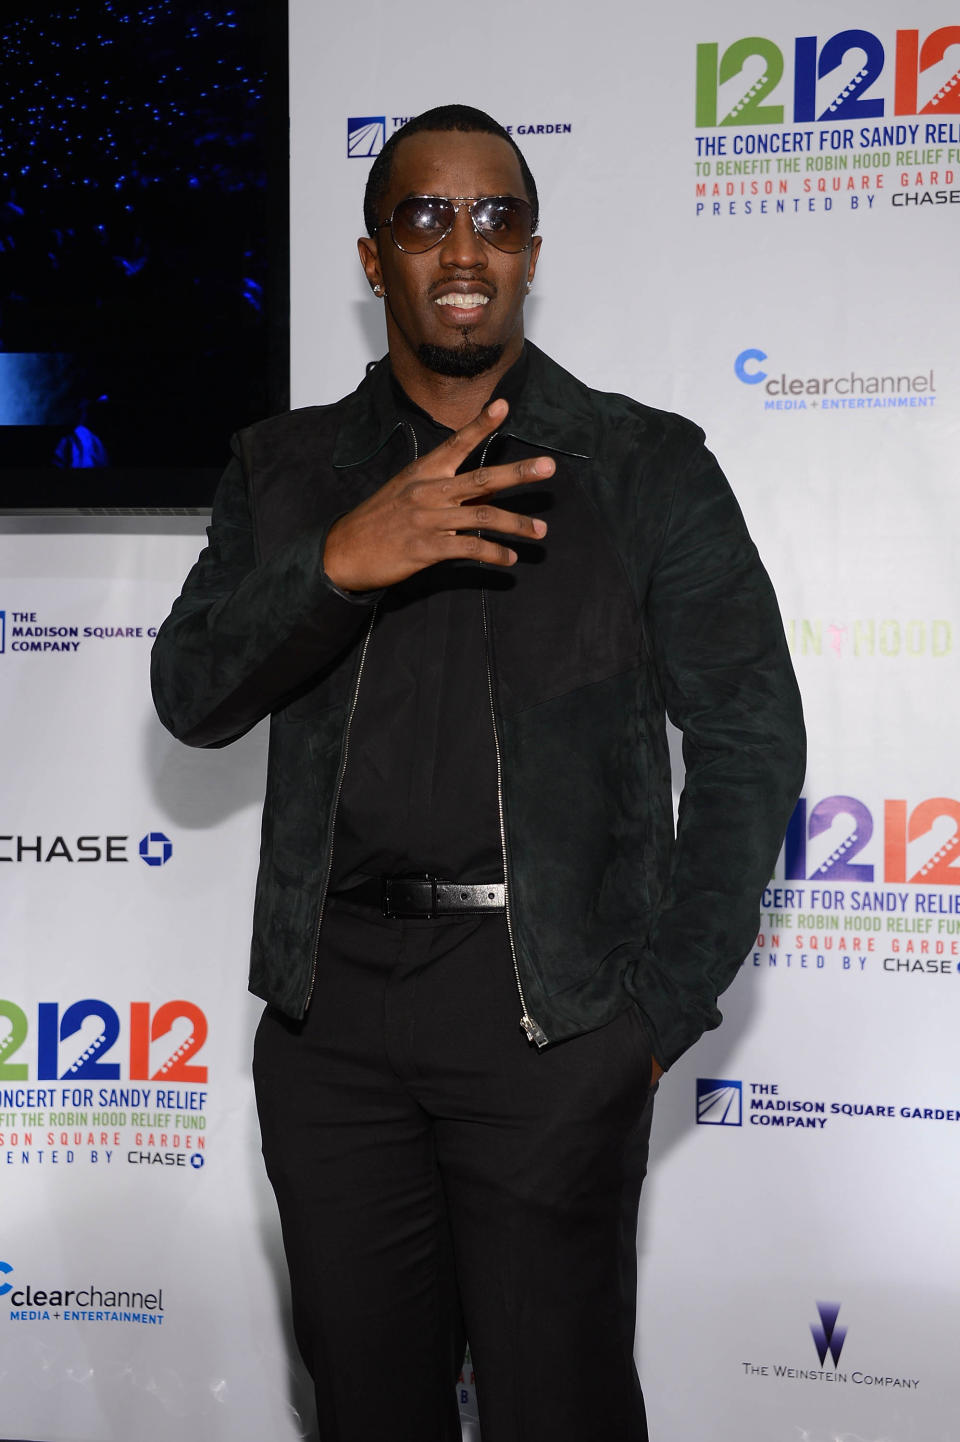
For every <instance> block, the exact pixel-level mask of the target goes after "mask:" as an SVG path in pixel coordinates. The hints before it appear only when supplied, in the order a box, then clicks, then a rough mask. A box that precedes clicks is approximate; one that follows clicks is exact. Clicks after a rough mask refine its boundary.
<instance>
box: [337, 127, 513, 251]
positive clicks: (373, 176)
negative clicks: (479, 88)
mask: <svg viewBox="0 0 960 1442" xmlns="http://www.w3.org/2000/svg"><path fill="white" fill-rule="evenodd" d="M422 130H460V131H464V132H465V133H467V134H471V133H479V134H482V135H499V137H500V139H501V140H505V141H506V142H507V144H508V145H509V146H510V148H511V150H512V151H513V153H514V155H516V157H517V160H518V161H519V162H520V175H521V177H522V179H523V186H524V189H525V190H526V192H527V199H528V200H529V202H530V205H531V208H532V210H533V228H534V230H536V228H537V223H538V221H539V218H540V201H539V198H538V196H537V183H536V181H535V180H534V178H533V176H532V174H531V173H530V167H529V165H528V164H527V162H526V161H525V160H524V158H523V154H522V152H521V150H520V147H519V146H518V145H517V143H516V141H515V140H514V139H513V136H512V135H509V134H508V133H507V131H506V130H504V128H503V126H502V125H498V123H497V122H496V120H494V118H493V116H492V115H488V114H487V113H486V111H485V110H476V109H474V107H473V106H472V105H438V106H436V107H435V108H434V109H433V110H425V111H424V113H423V114H422V115H415V116H414V118H413V119H412V120H408V121H407V123H406V125H402V126H401V127H400V129H399V130H395V131H394V133H393V134H392V135H391V136H390V139H389V140H388V141H387V143H386V144H385V145H384V147H383V149H382V150H381V151H380V154H379V155H378V156H377V158H376V160H375V161H374V162H373V164H372V165H371V167H370V174H369V175H368V176H367V188H366V190H365V192H364V196H363V223H364V225H365V226H366V227H367V234H368V235H376V233H377V226H378V225H379V224H380V222H381V220H382V219H383V218H384V217H383V216H381V214H380V209H381V207H382V205H383V197H384V196H385V195H386V192H387V186H388V185H389V184H390V174H391V171H392V168H393V155H394V151H395V150H396V148H397V146H398V145H399V144H400V141H401V140H405V139H406V137H407V136H408V135H418V134H419V133H420V131H422Z"/></svg>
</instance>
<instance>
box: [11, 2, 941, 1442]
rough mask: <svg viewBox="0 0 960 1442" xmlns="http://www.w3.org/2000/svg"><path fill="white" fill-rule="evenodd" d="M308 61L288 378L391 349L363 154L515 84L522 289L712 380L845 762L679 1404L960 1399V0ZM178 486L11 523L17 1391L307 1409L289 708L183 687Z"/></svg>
mask: <svg viewBox="0 0 960 1442" xmlns="http://www.w3.org/2000/svg"><path fill="white" fill-rule="evenodd" d="M292 67H293V74H292V85H293V98H292V110H293V126H292V146H293V187H292V189H293V202H292V203H293V326H294V334H293V361H294V401H295V403H297V404H303V403H308V402H312V401H316V400H327V399H332V398H334V397H335V396H337V395H339V394H340V393H342V391H343V390H344V389H347V388H350V387H352V385H353V384H354V383H355V381H356V380H359V378H360V376H361V374H362V371H363V366H364V364H365V363H366V362H367V361H368V360H369V359H370V358H371V357H372V356H374V355H378V354H380V353H381V351H382V349H383V337H382V318H381V315H380V310H379V305H378V303H377V302H375V301H374V300H373V299H372V297H371V296H370V294H369V291H368V289H367V287H366V285H365V283H364V281H363V278H362V275H361V272H360V267H359V264H358V262H357V260H356V255H355V249H354V239H355V236H356V234H357V233H358V231H359V229H360V200H361V193H362V188H363V183H364V179H365V175H366V171H367V168H368V164H369V157H370V156H371V155H372V154H373V153H375V151H376V149H377V148H379V145H380V144H382V142H383V139H384V137H385V136H387V135H389V134H390V133H391V132H392V130H393V129H395V128H396V127H397V125H398V124H399V123H401V122H402V120H403V119H405V118H406V117H408V116H410V115H412V114H414V113H416V112H418V111H420V110H423V109H425V108H427V107H428V106H430V105H433V104H438V103H442V102H445V101H449V100H459V101H465V102H467V103H472V104H477V105H480V106H482V107H483V108H485V109H488V110H490V111H491V112H493V113H494V114H495V115H497V117H498V118H500V119H501V120H502V121H503V122H504V123H505V124H507V125H509V126H511V127H512V128H513V133H514V134H515V135H516V137H517V139H518V141H519V143H520V144H521V146H522V147H523V148H524V150H525V152H526V154H527V157H528V159H529V161H530V164H531V166H532V168H533V170H534V173H535V174H536V176H537V179H538V183H539V186H540V191H541V199H542V215H543V220H542V229H543V233H544V237H545V239H544V245H543V254H542V260H541V264H540V268H539V270H538V274H537V284H536V288H535V290H534V293H533V295H532V296H531V299H530V302H529V309H528V316H529V327H528V329H529V333H530V334H531V336H532V337H533V338H534V339H535V340H536V341H537V342H538V343H539V344H540V345H541V346H543V347H544V348H545V349H546V350H548V351H550V352H551V353H552V354H553V355H555V356H556V357H557V359H559V360H560V361H561V362H562V363H564V364H565V365H567V366H568V367H569V368H570V369H572V370H574V371H575V372H577V373H578V374H579V375H581V376H582V377H583V378H584V379H586V380H588V381H590V382H591V383H592V384H594V385H597V386H601V387H604V388H608V389H616V390H622V391H626V392H628V393H630V394H632V395H635V396H638V397H639V398H641V399H643V400H645V401H647V402H649V403H651V404H654V405H660V406H664V407H667V408H670V409H675V410H679V411H682V412H684V413H685V414H688V415H691V416H693V417H694V418H695V419H696V420H698V421H699V422H700V423H701V424H703V425H704V426H705V428H706V429H707V432H708V437H709V439H710V441H711V444H712V446H713V448H714V450H715V451H716V452H717V453H718V454H719V456H720V458H721V460H722V462H723V464H724V465H725V468H726V469H727V471H728V473H729V475H730V477H731V479H732V482H733V484H734V487H735V489H736V491H737V493H738V495H739V497H740V499H741V502H742V505H743V507H744V510H745V512H746V514H747V517H748V520H749V522H750V524H751V527H752V529H753V531H754V534H755V536H756V538H757V541H758V543H759V545H760V548H761V551H762V552H763V554H764V556H765V558H766V560H767V562H768V566H769V569H770V571H771V573H772V575H773V578H774V581H775V584H776V586H777V588H778V592H779V595H780V598H781V603H782V607H783V612H784V618H785V623H786V626H787V631H788V635H789V638H790V642H791V645H792V648H793V653H794V657H795V661H796V666H797V670H798V674H799V676H800V681H801V684H802V687H803V692H804V697H805V701H806V707H807V714H808V720H809V728H810V734H811V755H810V767H809V773H808V780H807V784H806V787H805V790H804V796H803V799H802V801H801V802H800V804H799V806H798V808H797V810H796V812H795V814H794V817H793V819H792V821H791V824H790V829H789V833H788V836H787V841H786V844H785V847H784V852H783V855H782V856H781V859H780V862H779V863H778V867H777V873H776V876H775V878H773V879H772V880H771V884H770V887H769V889H768V891H767V893H766V895H765V897H764V902H763V913H762V917H761V921H760V931H759V935H758V937H757V940H756V944H755V947H754V948H753V950H752V951H751V954H750V955H749V957H748V958H747V962H746V966H745V968H744V972H743V974H742V975H741V976H740V978H739V979H738V980H737V982H736V983H735V984H734V986H733V988H732V989H731V991H730V992H729V993H728V994H727V997H726V1000H725V1011H726V1015H727V1020H726V1023H725V1025H724V1027H723V1028H722V1029H721V1030H720V1031H719V1032H717V1033H714V1034H712V1035H711V1036H709V1037H708V1038H706V1039H705V1040H704V1041H703V1042H702V1044H701V1045H700V1046H699V1047H698V1048H697V1049H695V1051H694V1052H692V1053H691V1054H690V1055H688V1056H687V1057H686V1058H684V1059H683V1061H682V1062H681V1063H679V1064H678V1065H677V1067H676V1068H675V1069H674V1071H673V1072H672V1073H671V1075H670V1076H669V1078H668V1079H667V1080H666V1082H665V1083H664V1085H663V1086H662V1088H661V1094H660V1099H659V1102H658V1108H659V1111H658V1118H657V1122H656V1125H655V1136H654V1163H653V1167H652V1172H651V1176H650V1179H649V1182H648V1186H647V1190H646V1194H645V1202H644V1206H643V1209H642V1220H641V1229H640V1236H639V1246H640V1251H641V1307H640V1318H639V1326H638V1341H637V1346H638V1358H639V1363H640V1370H641V1375H642V1378H643V1380H644V1386H645V1390H646V1395H647V1399H648V1407H649V1412H650V1418H651V1432H652V1436H653V1437H654V1439H656V1442H691V1439H698V1442H797V1439H801V1438H802V1439H805V1442H836V1439H840V1438H843V1439H857V1442H956V1438H957V1436H958V1424H957V1421H956V1412H957V1396H958V1394H957V1386H956V1362H955V1357H954V1353H955V1340H956V1337H957V1333H958V1327H960V1316H958V1310H960V1309H958V1293H957V1287H956V1276H957V1274H958V1269H960V1220H958V1215H960V1213H958V1208H957V1204H956V1198H957V1195H958V1185H960V1164H958V1155H960V1151H958V1138H960V1084H958V1081H960V1078H958V1064H957V1059H956V1058H957V1054H958V1048H957V1039H956V1030H957V1023H958V1019H960V769H958V765H957V760H956V729H957V728H956V719H955V718H956V712H957V705H958V699H960V677H958V664H957V659H958V645H960V605H958V597H960V583H958V579H957V568H956V560H955V555H956V535H957V531H958V526H960V491H958V487H957V483H956V482H957V456H958V454H960V426H958V419H957V418H958V407H960V363H958V348H957V343H956V314H957V312H956V299H955V291H956V275H955V273H956V256H957V251H958V245H957V236H958V221H960V13H957V12H955V11H951V10H950V9H949V7H947V8H943V7H942V6H941V5H934V4H932V3H928V0H914V3H909V0H903V3H902V4H898V3H894V0H882V3H880V0H878V3H874V4H872V5H870V6H864V5H862V4H860V5H856V4H853V3H850V4H840V5H838V4H837V3H835V0H830V3H829V4H827V3H821V0H808V3H797V0H784V3H781V4H780V5H777V6H774V7H771V6H769V5H759V4H754V3H747V0H733V3H731V4H729V5H725V6H723V7H720V8H719V9H718V8H717V7H716V6H714V5H711V4H708V3H707V0H681V3H679V4H676V5H672V6H669V7H665V8H663V9H662V10H657V9H653V8H651V7H631V6H627V5H625V4H623V3H622V0H621V3H614V0H596V3H593V4H591V5H589V6H582V5H580V4H576V3H572V0H563V3H562V4H561V5H560V7H559V8H558V6H557V5H552V6H547V5H530V6H526V7H523V8H517V7H515V6H514V5H512V4H506V3H503V0H496V3H491V4H488V6H487V7H486V8H485V9H484V10H482V11H479V12H475V13H471V14H470V15H469V16H468V17H461V16H459V15H453V14H451V12H449V11H448V10H444V9H443V8H442V7H439V6H431V5H430V4H429V3H427V0H411V3H410V4H408V5H405V6H402V7H394V8H393V9H390V8H386V7H377V8H376V9H375V10H374V11H371V10H369V9H367V10H357V9H349V8H348V7H345V6H344V7H339V8H337V9H331V7H329V6H320V5H318V4H316V3H315V0H295V3H294V5H293V7H292ZM225 442H226V438H225ZM144 525H145V523H136V522H134V523H130V522H127V523H123V524H119V523H118V524H115V525H113V526H112V528H110V529H109V530H107V529H106V528H102V529H101V530H99V531H97V530H95V529H94V528H93V526H92V525H91V523H90V522H86V523H79V522H77V523H75V524H73V525H71V524H69V523H65V522H58V523H34V524H32V525H30V526H26V527H25V526H24V524H23V523H22V522H18V523H13V522H7V523H6V525H5V528H4V533H3V534H2V535H0V573H2V590H0V676H2V680H0V713H2V727H3V730H2V735H3V752H2V755H3V791H2V795H3V805H2V815H0V825H2V831H3V833H4V834H3V835H0V888H2V898H0V906H2V930H0V1178H2V1179H0V1187H2V1192H0V1208H2V1210H0V1217H2V1226H0V1383H2V1387H0V1395H2V1403H0V1429H2V1435H3V1437H4V1438H8V1439H9V1438H18V1439H21V1438H22V1439H38V1442H59V1439H63V1442H86V1439H90V1442H129V1439H131V1438H134V1437H136V1438H137V1439H140V1442H153V1439H156V1442H161V1439H165V1438H166V1437H168V1436H169V1434H170V1431H171V1429H173V1430H175V1431H176V1434H177V1435H178V1437H180V1438H181V1439H183V1442H211V1439H223V1442H227V1439H229V1442H262V1439H263V1438H264V1437H267V1436H269V1437H272V1438H276V1439H278V1442H281V1439H287V1438H289V1439H293V1438H297V1437H304V1436H308V1435H310V1431H309V1428H310V1422H309V1415H310V1414H309V1403H308V1401H306V1400H305V1399H306V1397H307V1392H306V1390H305V1388H304V1382H303V1376H302V1373H301V1371H300V1369H299V1366H298V1364H297V1363H296V1362H295V1361H293V1360H292V1357H291V1348H292V1344H291V1339H290V1335H289V1328H288V1323H287V1320H286V1311H285V1288H286V1284H285V1280H284V1277H283V1271H282V1264H281V1261H280V1249H279V1238H278V1228H277V1224H276V1221H275V1217H274V1213H273V1206H272V1198H271V1196H270V1193H269V1190H268V1188H267V1186H266V1183H265V1182H264V1180H263V1178H262V1176H261V1172H260V1161H259V1155H258V1147H259V1138H258V1133H257V1127H256V1121H255V1118H254V1115H253V1111H252V1099H251V1093H250V1086H249V1081H248V1071H249V1053H250V1039H251V1034H252V1030H253V1027H254V1025H255V1022H256V1017H257V1015H258V1011H259V1006H258V1004H256V1003H254V1002H253V1001H252V1000H251V999H250V998H248V997H247V996H246V994H245V991H244V980H245V964H246V950H247V940H248V927H249V917H250V906H251V898H252V884H253V876H254V868H255V856H256V846H257V834H258V821H259V805H260V798H261V791H262V781H263V767H264V736H263V733H262V728H261V730H258V731H257V732H254V733H253V734H252V735H250V736H249V737H247V738H245V739H244V740H243V741H242V742H240V743H239V744H238V745H237V746H235V747H233V748H232V749H230V750H228V751H225V752H214V753H209V754H208V753H193V752H190V751H188V750H186V749H184V748H181V747H178V746H177V745H176V744H175V743H174V742H173V741H171V740H170V739H169V738H168V737H167V736H166V734H165V733H164V732H163V731H162V729H161V728H160V726H159V724H158V723H157V722H156V720H155V719H154V717H153V715H152V712H151V708H150V703H149V698H148V693H147V657H148V650H149V645H150V637H151V634H152V631H153V629H154V628H155V627H156V626H157V625H158V623H159V622H160V620H161V619H162V618H163V616H164V614H165V613H166V610H167V608H168V606H169V603H170V600H171V599H172V597H173V595H174V594H175V592H176V590H177V589H178V588H179V584H180V581H181V580H182V577H183V575H184V574H185V573H186V570H187V569H188V567H189V565H190V564H191V562H192V560H193V558H194V556H195V554H196V551H197V549H198V544H199V530H200V528H199V526H196V527H195V526H194V525H193V524H192V523H189V522H184V523H182V524H180V525H179V526H177V527H173V528H171V527H168V528H167V533H165V534H156V533H155V534H138V530H142V529H144ZM370 1385H371V1387H377V1385H378V1379H377V1370H376V1359H371V1376H370ZM461 1399H462V1402H463V1406H464V1413H465V1417H466V1418H467V1419H468V1424H467V1425H468V1430H470V1431H474V1432H475V1428H474V1427H473V1424H472V1423H470V1422H469V1419H470V1417H471V1416H472V1415H474V1405H475V1399H474V1396H473V1390H472V1387H471V1383H470V1376H469V1372H467V1373H466V1374H465V1376H464V1379H463V1384H462V1388H461ZM383 1416H384V1431H383V1435H384V1439H385V1442H386V1439H389V1437H390V1435H391V1426H390V1398H389V1396H388V1395H384V1397H383Z"/></svg>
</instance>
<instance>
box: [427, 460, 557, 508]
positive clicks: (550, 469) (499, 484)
mask: <svg viewBox="0 0 960 1442" xmlns="http://www.w3.org/2000/svg"><path fill="white" fill-rule="evenodd" d="M556 469H557V463H556V461H554V460H551V458H550V457H549V456H533V457H532V458H530V459H527V460H524V461H511V462H509V463H506V464H503V465H499V466H480V467H479V469H478V470H475V471H464V472H463V474H462V475H459V476H455V477H454V480H453V483H452V484H451V485H449V486H445V487H444V492H445V494H446V495H448V496H449V498H450V500H451V501H458V500H472V499H473V498H474V497H476V496H481V495H489V494H490V493H491V492H493V491H508V490H510V489H511V488H512V487H513V486H524V485H529V484H530V482H531V481H543V480H546V478H547V476H552V475H553V473H554V471H555V470H556Z"/></svg>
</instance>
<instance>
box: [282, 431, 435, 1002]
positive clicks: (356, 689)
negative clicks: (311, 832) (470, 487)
mask: <svg viewBox="0 0 960 1442" xmlns="http://www.w3.org/2000/svg"><path fill="white" fill-rule="evenodd" d="M404 425H405V426H406V429H407V430H408V431H409V432H410V440H411V442H412V443H413V460H417V458H418V457H419V454H420V447H419V446H418V445H417V433H416V431H415V430H414V429H413V426H412V425H410V424H409V422H407V421H405V422H404ZM377 610H378V604H375V605H374V608H373V611H372V613H371V615H370V624H369V626H368V627H367V634H366V636H365V637H364V641H363V650H362V651H361V652H360V661H359V663H358V665H357V676H356V680H355V681H354V683H353V695H352V697H351V698H350V710H349V711H348V712H347V720H346V724H345V726H344V728H343V744H342V746H341V750H340V769H339V771H338V772H337V784H336V787H335V788H334V792H333V805H332V807H331V809H330V826H329V837H330V845H329V848H328V850H327V870H326V875H325V876H324V878H323V889H322V890H321V892H320V911H319V914H318V916H317V931H316V936H315V938H314V943H313V966H312V967H311V969H310V985H309V987H308V988H307V995H306V1000H305V1001H304V1003H303V1010H304V1014H306V1012H307V1010H308V1008H309V1006H310V1002H311V1000H312V998H313V988H314V986H315V985H316V981H317V965H318V963H319V960H320V929H321V927H322V926H323V913H324V911H325V910H326V905H327V891H328V890H329V887H330V873H331V871H332V870H333V833H334V828H335V826H336V821H337V810H338V808H339V806H340V792H341V791H342V790H343V778H344V776H345V774H346V770H347V757H348V755H349V753H350V730H351V727H352V726H353V717H354V712H355V711H356V709H357V699H358V697H359V695H360V681H361V678H362V676H363V668H364V665H365V664H366V660H367V651H368V650H369V649H370V638H371V636H372V635H373V626H374V622H375V621H376V619H377Z"/></svg>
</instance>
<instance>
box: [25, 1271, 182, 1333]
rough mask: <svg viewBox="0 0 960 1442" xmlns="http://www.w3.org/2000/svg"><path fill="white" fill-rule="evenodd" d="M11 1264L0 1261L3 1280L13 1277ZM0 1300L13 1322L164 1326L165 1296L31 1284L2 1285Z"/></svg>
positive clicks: (158, 1291) (117, 1289) (94, 1288)
mask: <svg viewBox="0 0 960 1442" xmlns="http://www.w3.org/2000/svg"><path fill="white" fill-rule="evenodd" d="M13 1275H14V1269H13V1267H12V1266H11V1265H10V1263H9V1262H2V1261H0V1276H2V1277H4V1278H6V1277H12V1276H13ZM0 1297H9V1307H10V1311H9V1318H10V1321H11V1322H133V1323H137V1324H140V1325H143V1324H146V1325H148V1326H154V1327H161V1326H163V1292H162V1290H161V1289H160V1288H159V1287H158V1288H156V1290H154V1291H150V1292H146V1291H139V1290H129V1289H127V1288H125V1287H122V1288H100V1287H95V1286H93V1285H88V1286H85V1287H36V1286H34V1285H33V1284H32V1283H30V1282H28V1283H26V1284H25V1285H24V1286H19V1285H18V1284H17V1283H16V1282H8V1281H6V1280H4V1281H3V1282H0Z"/></svg>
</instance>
